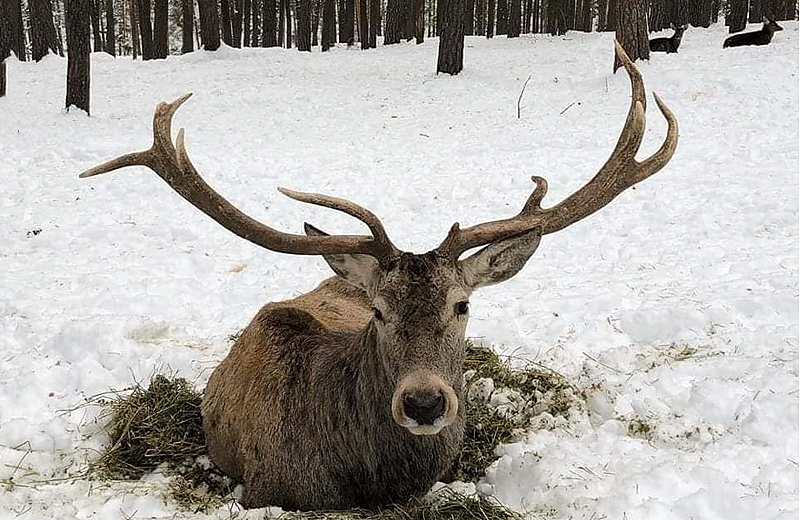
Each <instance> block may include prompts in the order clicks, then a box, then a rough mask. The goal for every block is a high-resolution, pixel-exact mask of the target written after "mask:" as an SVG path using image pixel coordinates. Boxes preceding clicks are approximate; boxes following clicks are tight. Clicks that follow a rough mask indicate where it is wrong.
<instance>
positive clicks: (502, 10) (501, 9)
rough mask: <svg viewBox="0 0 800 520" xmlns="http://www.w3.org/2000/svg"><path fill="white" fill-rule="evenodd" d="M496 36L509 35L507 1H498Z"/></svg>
mask: <svg viewBox="0 0 800 520" xmlns="http://www.w3.org/2000/svg"><path fill="white" fill-rule="evenodd" d="M495 31H496V34H497V35H498V36H499V35H501V34H507V33H508V1H507V0H497V28H496V29H495Z"/></svg>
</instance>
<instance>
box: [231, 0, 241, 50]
mask: <svg viewBox="0 0 800 520" xmlns="http://www.w3.org/2000/svg"><path fill="white" fill-rule="evenodd" d="M242 4H243V2H242V0H233V2H232V3H231V36H232V38H233V46H234V47H237V48H238V47H241V46H242Z"/></svg>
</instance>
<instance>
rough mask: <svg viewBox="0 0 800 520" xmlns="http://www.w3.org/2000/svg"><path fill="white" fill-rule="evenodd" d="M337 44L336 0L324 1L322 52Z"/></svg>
mask: <svg viewBox="0 0 800 520" xmlns="http://www.w3.org/2000/svg"><path fill="white" fill-rule="evenodd" d="M335 43H336V4H335V2H334V0H323V4H322V50H323V52H324V51H327V50H328V49H330V48H331V46H333V45H334V44H335Z"/></svg>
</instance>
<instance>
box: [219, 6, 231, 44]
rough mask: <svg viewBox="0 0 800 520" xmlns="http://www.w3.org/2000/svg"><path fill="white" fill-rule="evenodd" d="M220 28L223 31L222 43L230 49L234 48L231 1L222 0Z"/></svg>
mask: <svg viewBox="0 0 800 520" xmlns="http://www.w3.org/2000/svg"><path fill="white" fill-rule="evenodd" d="M219 14H220V17H219V28H220V31H222V41H223V42H225V45H227V46H228V47H233V34H232V31H231V4H230V2H229V0H221V1H220V4H219Z"/></svg>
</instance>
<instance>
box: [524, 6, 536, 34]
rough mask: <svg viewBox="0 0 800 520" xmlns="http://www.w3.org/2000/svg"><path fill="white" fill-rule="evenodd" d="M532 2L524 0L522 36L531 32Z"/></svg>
mask: <svg viewBox="0 0 800 520" xmlns="http://www.w3.org/2000/svg"><path fill="white" fill-rule="evenodd" d="M533 9H534V4H533V0H525V16H524V17H523V23H522V32H523V34H530V33H531V31H532V27H533V26H532V24H531V21H532V20H533Z"/></svg>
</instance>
